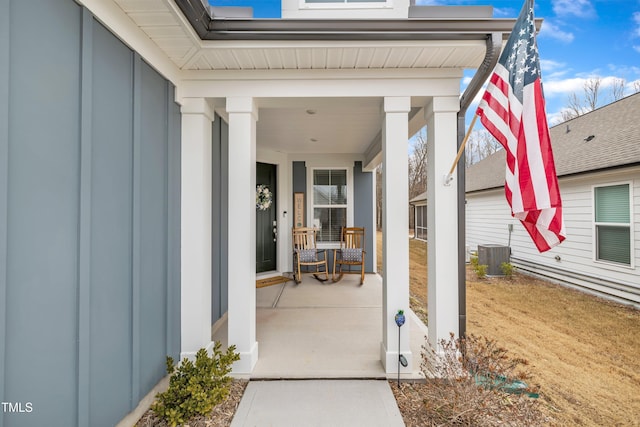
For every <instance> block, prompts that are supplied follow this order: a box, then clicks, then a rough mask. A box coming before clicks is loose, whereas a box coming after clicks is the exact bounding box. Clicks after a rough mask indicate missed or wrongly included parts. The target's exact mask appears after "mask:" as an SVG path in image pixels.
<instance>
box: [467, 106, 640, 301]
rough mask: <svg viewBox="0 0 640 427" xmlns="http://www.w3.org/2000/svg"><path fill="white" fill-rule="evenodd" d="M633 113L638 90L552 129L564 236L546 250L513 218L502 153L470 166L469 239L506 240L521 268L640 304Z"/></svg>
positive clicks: (639, 181) (637, 136) (637, 149)
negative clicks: (558, 242) (505, 186)
mask: <svg viewBox="0 0 640 427" xmlns="http://www.w3.org/2000/svg"><path fill="white" fill-rule="evenodd" d="M638 112H640V94H635V95H631V96H628V97H626V98H623V99H621V100H619V101H616V102H614V103H612V104H609V105H607V106H604V107H601V108H599V109H597V110H594V111H592V112H590V113H587V114H584V115H582V116H580V117H577V118H575V119H572V120H569V121H567V122H564V123H562V124H559V125H557V126H555V127H553V128H551V129H550V133H551V141H552V144H553V152H554V158H555V164H556V170H557V173H558V177H559V182H560V191H561V195H562V202H563V211H564V221H565V227H566V232H567V240H565V241H564V242H563V243H562V244H560V245H559V246H557V247H555V248H553V249H552V250H550V251H548V252H545V253H542V254H541V253H538V251H537V250H536V249H535V246H534V245H533V243H532V242H531V239H530V238H529V236H528V234H527V233H526V231H525V230H524V228H523V227H522V226H521V224H520V223H519V222H518V221H514V220H513V219H512V218H511V215H510V210H509V206H508V204H507V202H506V200H505V197H504V189H503V188H504V187H503V185H504V170H505V161H504V150H501V151H499V152H497V153H495V154H493V155H492V156H490V157H488V158H486V159H484V160H482V161H481V162H479V163H477V164H475V165H473V166H471V167H470V168H469V169H467V180H466V181H467V182H466V189H467V194H466V199H467V204H466V210H467V214H466V218H467V225H466V234H467V244H468V245H469V246H470V247H471V249H472V250H474V249H476V248H477V246H478V245H482V244H500V245H508V244H510V246H511V250H512V258H511V260H512V263H513V264H514V265H516V266H517V267H518V268H519V269H520V270H522V271H525V272H529V273H533V274H536V275H539V276H542V277H545V278H548V279H550V280H552V281H557V282H561V283H564V284H567V285H570V286H573V287H576V288H579V289H581V290H584V291H587V292H590V293H596V294H599V295H604V296H606V297H608V298H611V299H615V300H617V301H621V302H624V303H628V304H629V303H630V304H634V305H636V306H640V120H638ZM511 224H513V232H512V233H510V231H509V227H508V226H509V225H511Z"/></svg>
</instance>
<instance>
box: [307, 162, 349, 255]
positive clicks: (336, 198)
mask: <svg viewBox="0 0 640 427" xmlns="http://www.w3.org/2000/svg"><path fill="white" fill-rule="evenodd" d="M347 187H348V185H347V170H346V169H314V170H313V192H312V201H311V206H312V212H313V226H314V227H316V228H318V242H339V241H340V231H341V230H342V227H346V226H347V207H348V200H349V198H348V194H347V191H348V190H347Z"/></svg>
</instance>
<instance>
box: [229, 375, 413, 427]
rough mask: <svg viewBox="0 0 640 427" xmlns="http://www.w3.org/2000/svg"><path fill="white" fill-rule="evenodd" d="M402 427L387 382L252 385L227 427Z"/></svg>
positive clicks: (305, 381) (307, 381)
mask: <svg viewBox="0 0 640 427" xmlns="http://www.w3.org/2000/svg"><path fill="white" fill-rule="evenodd" d="M262 426H264V427H267V426H269V427H288V426H291V427H301V426H304V427H324V426H328V427H339V426H350V427H357V426H367V427H376V426H379V427H396V426H398V427H400V426H404V422H403V421H402V415H401V414H400V410H399V409H398V405H397V404H396V400H395V398H394V396H393V392H392V391H391V387H390V386H389V383H388V382H387V381H377V380H288V381H250V382H249V384H248V385H247V388H246V390H245V393H244V396H243V397H242V400H241V401H240V405H239V406H238V410H237V411H236V415H235V417H234V418H233V421H232V423H231V427H262Z"/></svg>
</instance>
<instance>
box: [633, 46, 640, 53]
mask: <svg viewBox="0 0 640 427" xmlns="http://www.w3.org/2000/svg"><path fill="white" fill-rule="evenodd" d="M633 49H634V50H635V51H636V52H638V53H640V45H638V46H634V47H633Z"/></svg>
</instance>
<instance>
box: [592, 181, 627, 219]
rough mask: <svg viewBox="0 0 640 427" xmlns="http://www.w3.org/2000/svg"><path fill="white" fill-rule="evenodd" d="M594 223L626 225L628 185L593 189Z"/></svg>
mask: <svg viewBox="0 0 640 427" xmlns="http://www.w3.org/2000/svg"><path fill="white" fill-rule="evenodd" d="M595 209H596V212H595V217H596V222H609V223H622V224H628V223H629V220H630V213H629V212H630V210H629V184H623V185H611V186H607V187H596V188H595Z"/></svg>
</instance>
